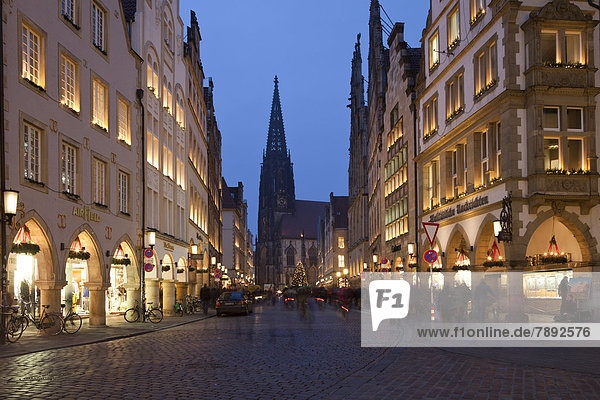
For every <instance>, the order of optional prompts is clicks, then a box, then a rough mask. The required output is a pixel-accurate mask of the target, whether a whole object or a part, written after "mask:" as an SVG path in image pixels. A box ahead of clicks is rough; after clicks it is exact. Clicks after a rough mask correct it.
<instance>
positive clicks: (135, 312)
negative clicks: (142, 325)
mask: <svg viewBox="0 0 600 400" xmlns="http://www.w3.org/2000/svg"><path fill="white" fill-rule="evenodd" d="M148 306H150V307H149V308H148V309H147V310H146V312H145V313H144V320H148V321H150V322H152V323H153V324H158V323H159V322H160V321H162V319H163V313H162V311H161V310H160V308H158V307H152V302H148ZM140 315H142V311H141V309H140V303H139V301H137V300H136V301H135V306H134V307H132V308H129V309H128V310H127V311H125V314H123V317H124V318H125V321H127V322H137V321H138V320H139V319H140Z"/></svg>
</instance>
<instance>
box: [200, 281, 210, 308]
mask: <svg viewBox="0 0 600 400" xmlns="http://www.w3.org/2000/svg"><path fill="white" fill-rule="evenodd" d="M200 300H201V301H202V310H203V311H204V315H207V314H208V303H209V302H210V289H209V288H208V286H206V283H205V284H204V287H202V289H200Z"/></svg>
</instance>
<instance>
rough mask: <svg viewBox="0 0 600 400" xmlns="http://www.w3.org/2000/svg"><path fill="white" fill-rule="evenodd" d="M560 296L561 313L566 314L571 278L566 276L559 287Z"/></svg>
mask: <svg viewBox="0 0 600 400" xmlns="http://www.w3.org/2000/svg"><path fill="white" fill-rule="evenodd" d="M558 295H559V296H560V313H561V314H564V313H566V311H565V306H566V303H567V298H568V297H569V278H567V277H566V276H564V277H563V278H562V280H561V281H560V284H559V285H558Z"/></svg>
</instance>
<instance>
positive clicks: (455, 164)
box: [452, 149, 458, 197]
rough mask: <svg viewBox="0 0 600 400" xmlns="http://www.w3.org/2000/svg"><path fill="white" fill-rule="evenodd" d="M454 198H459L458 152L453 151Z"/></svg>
mask: <svg viewBox="0 0 600 400" xmlns="http://www.w3.org/2000/svg"><path fill="white" fill-rule="evenodd" d="M452 196H454V197H457V196H458V152H457V150H456V149H454V150H453V151H452Z"/></svg>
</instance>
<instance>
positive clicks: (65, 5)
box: [60, 0, 75, 23]
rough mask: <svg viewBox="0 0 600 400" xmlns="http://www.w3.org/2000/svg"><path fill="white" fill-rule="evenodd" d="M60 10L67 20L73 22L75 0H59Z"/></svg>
mask: <svg viewBox="0 0 600 400" xmlns="http://www.w3.org/2000/svg"><path fill="white" fill-rule="evenodd" d="M60 12H61V14H62V15H63V16H64V17H65V18H66V19H67V20H68V21H70V22H72V23H75V0H61V4H60Z"/></svg>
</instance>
